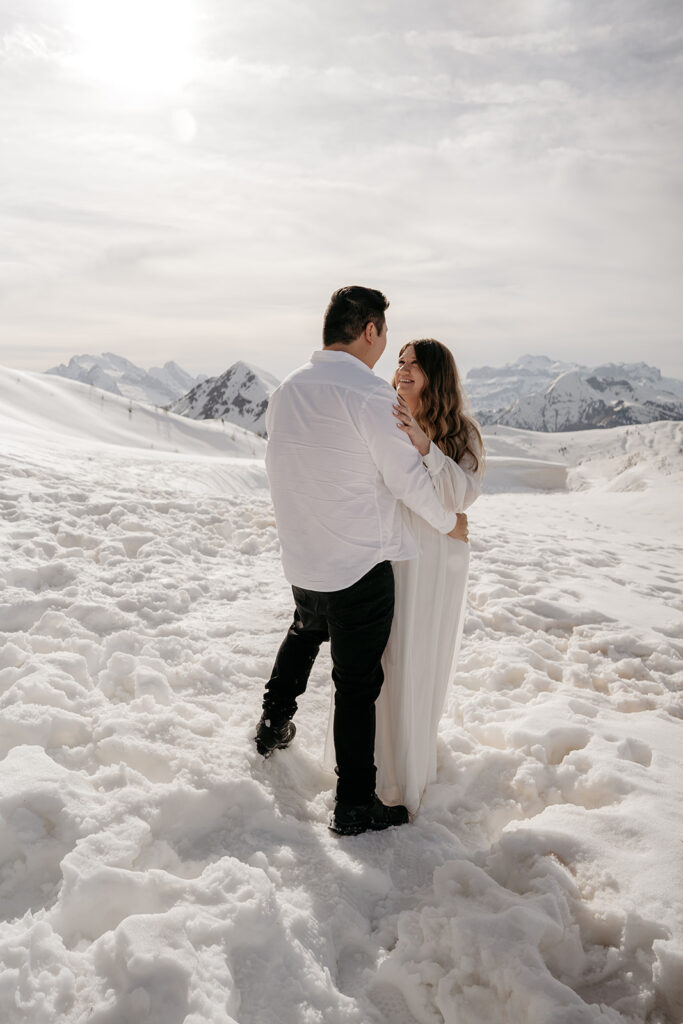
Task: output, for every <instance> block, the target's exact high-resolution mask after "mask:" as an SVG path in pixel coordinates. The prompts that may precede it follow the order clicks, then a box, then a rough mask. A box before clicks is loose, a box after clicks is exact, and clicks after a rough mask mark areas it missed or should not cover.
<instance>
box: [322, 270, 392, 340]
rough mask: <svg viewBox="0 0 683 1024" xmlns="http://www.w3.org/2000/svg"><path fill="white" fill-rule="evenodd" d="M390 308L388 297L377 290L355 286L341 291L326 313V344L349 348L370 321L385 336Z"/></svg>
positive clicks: (348, 286) (338, 291)
mask: <svg viewBox="0 0 683 1024" xmlns="http://www.w3.org/2000/svg"><path fill="white" fill-rule="evenodd" d="M388 308H389V303H388V302H387V300H386V298H385V297H384V295H382V293H381V292H378V291H376V289H375V288H363V287H362V286H361V285H359V284H351V285H347V286H346V287H345V288H339V289H337V291H336V292H335V293H334V295H333V296H332V298H331V299H330V301H329V305H328V307H327V309H326V310H325V319H324V321H323V345H337V344H343V345H349V344H350V343H351V342H352V341H355V340H356V338H357V337H358V335H359V334H362V333H363V331H364V330H365V328H366V327H367V325H368V324H369V323H370V322H372V323H373V324H374V325H375V327H376V328H377V332H378V333H379V334H381V333H382V327H383V326H384V311H385V310H386V309H388Z"/></svg>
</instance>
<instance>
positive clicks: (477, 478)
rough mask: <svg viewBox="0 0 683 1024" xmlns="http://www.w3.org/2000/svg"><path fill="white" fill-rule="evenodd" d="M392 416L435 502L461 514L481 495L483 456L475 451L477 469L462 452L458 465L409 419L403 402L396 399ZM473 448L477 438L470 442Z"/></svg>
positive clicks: (398, 398) (469, 456)
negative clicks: (407, 440)
mask: <svg viewBox="0 0 683 1024" xmlns="http://www.w3.org/2000/svg"><path fill="white" fill-rule="evenodd" d="M396 397H397V404H396V405H395V406H394V415H395V417H396V419H397V421H398V422H397V426H398V427H399V428H400V429H401V430H403V431H404V433H406V434H407V435H408V437H409V438H410V440H411V441H412V443H413V445H414V446H415V448H417V450H418V452H419V453H420V455H421V456H422V461H423V463H424V465H425V466H426V467H427V470H428V471H429V475H430V476H431V478H432V482H433V484H434V487H435V489H436V492H437V494H438V495H439V499H440V501H441V503H442V505H444V506H445V507H446V508H448V509H452V510H453V511H454V512H464V510H465V509H466V508H469V507H470V505H471V504H472V503H473V502H474V501H476V499H477V498H478V497H479V495H480V494H481V489H482V483H483V477H484V459H483V452H481V451H477V463H478V465H477V467H476V469H475V465H474V462H475V460H474V459H473V458H472V456H471V455H470V454H469V452H466V453H465V455H464V456H463V458H462V460H461V461H460V462H455V460H454V459H451V458H449V457H448V455H445V454H444V452H442V451H441V449H440V448H438V447H437V445H435V444H434V442H433V441H430V439H429V438H428V437H427V435H426V434H425V432H424V431H423V430H422V429H421V428H420V427H419V426H418V425H417V423H416V422H415V420H414V419H413V417H412V415H411V413H410V410H409V409H408V406H407V403H406V401H405V399H404V398H402V397H401V396H400V395H397V396H396ZM471 441H472V444H473V446H474V444H475V443H476V444H477V447H478V438H474V437H473V438H472V439H471Z"/></svg>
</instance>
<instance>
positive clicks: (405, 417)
mask: <svg viewBox="0 0 683 1024" xmlns="http://www.w3.org/2000/svg"><path fill="white" fill-rule="evenodd" d="M394 416H395V417H396V419H397V420H398V423H397V424H396V426H397V427H398V428H399V429H400V430H402V431H403V432H404V433H405V434H407V435H408V437H409V438H410V440H411V441H412V443H413V445H414V446H415V447H416V448H417V450H418V452H419V453H420V455H422V457H423V458H424V456H425V455H426V454H427V452H428V451H429V445H430V444H431V441H430V440H429V438H428V437H427V435H426V434H425V432H424V430H422V428H421V427H418V425H417V423H416V422H415V420H414V419H413V416H412V413H411V411H410V409H409V408H408V403H407V402H406V400H405V398H403V397H402V396H401V395H399V394H398V393H397V395H396V405H394Z"/></svg>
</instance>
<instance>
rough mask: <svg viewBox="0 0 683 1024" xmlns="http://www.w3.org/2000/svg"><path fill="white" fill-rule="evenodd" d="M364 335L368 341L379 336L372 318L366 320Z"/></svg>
mask: <svg viewBox="0 0 683 1024" xmlns="http://www.w3.org/2000/svg"><path fill="white" fill-rule="evenodd" d="M365 337H366V339H367V340H368V341H370V342H372V341H375V340H376V339H377V338H378V337H379V335H378V333H377V328H376V327H375V325H374V323H373V321H372V320H368V322H367V323H366V325H365Z"/></svg>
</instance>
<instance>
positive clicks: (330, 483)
mask: <svg viewBox="0 0 683 1024" xmlns="http://www.w3.org/2000/svg"><path fill="white" fill-rule="evenodd" d="M388 305H389V303H388V302H387V300H386V299H385V297H384V295H382V293H381V292H378V291H375V290H374V289H372V288H362V287H360V286H358V285H354V286H351V287H347V288H340V289H339V290H338V291H336V292H335V293H334V295H333V296H332V298H331V299H330V303H329V305H328V307H327V310H326V312H325V319H324V325H323V349H322V351H318V352H314V353H313V356H312V357H311V361H310V362H309V363H307V364H306V365H305V366H302V367H301V368H300V369H298V370H295V371H294V373H292V374H290V375H289V377H287V379H286V380H284V381H283V383H282V384H281V385H280V387H279V388H277V390H276V391H275V392H274V393H273V395H272V396H271V399H270V403H269V406H268V412H267V415H266V429H267V432H268V447H267V450H266V469H267V472H268V478H269V481H270V488H271V494H272V498H273V505H274V507H275V518H276V521H277V529H278V535H279V538H280V544H281V549H282V564H283V569H284V573H285V576H286V577H287V580H288V581H289V583H290V584H291V585H292V593H293V595H294V603H295V612H294V620H293V622H292V625H291V626H290V628H289V631H288V632H287V635H286V636H285V639H284V641H283V643H282V645H281V647H280V650H279V651H278V654H277V657H276V659H275V664H274V666H273V671H272V674H271V677H270V680H269V682H268V684H267V686H266V691H265V694H264V698H263V715H262V717H261V720H260V722H259V723H258V726H257V732H256V745H257V749H258V750H259V752H260V753H261V754H263V755H264V756H265V757H268V756H269V755H270V754H271V753H272V752H273V750H275V749H282V748H284V747H287V746H288V745H289V743H290V742H291V740H292V739H293V737H294V734H295V732H296V726H295V725H294V722H293V721H292V718H293V717H294V714H295V712H296V710H297V698H298V697H299V696H300V695H301V694H302V693H303V692H304V690H305V689H306V684H307V682H308V677H309V674H310V671H311V668H312V666H313V662H314V661H315V658H316V655H317V653H318V651H319V649H320V644H321V643H322V642H323V641H325V640H329V641H330V645H331V652H330V653H331V656H332V666H333V669H332V678H333V680H334V685H335V711H334V744H335V754H336V759H337V775H338V782H337V792H336V802H335V809H334V814H333V816H332V820H331V822H330V828H331V829H332V830H333V831H334V832H338V833H340V834H342V835H358V834H359V833H361V832H365V831H366V830H367V829H374V830H378V829H384V828H387V827H389V826H390V825H401V824H404V823H405V822H407V821H408V812H407V810H406V808H405V807H400V806H399V807H387V806H385V805H384V804H383V803H382V802H381V801H380V800H379V798H378V797H377V796H376V794H375V774H376V769H375V763H374V744H375V701H376V700H377V697H378V696H379V692H380V689H381V686H382V682H383V679H384V676H383V672H382V665H381V658H382V653H383V651H384V648H385V646H386V643H387V640H388V638H389V632H390V629H391V620H392V617H393V612H394V576H393V571H392V568H391V560H401V559H406V558H412V557H414V556H415V554H416V549H415V544H414V541H413V539H412V537H411V536H410V534H409V532H408V530H407V529H406V527H405V525H404V523H403V518H402V516H401V512H400V509H399V507H398V500H400V501H402V502H404V503H405V504H406V505H408V506H409V507H410V508H412V509H413V510H414V511H415V512H417V513H418V514H419V515H420V516H422V517H423V518H424V519H426V520H427V522H429V523H430V524H431V525H432V526H433V527H435V528H436V529H437V530H440V531H441V532H442V533H449V534H450V535H451V536H454V537H461V538H462V537H463V531H462V528H458V525H457V516H456V515H455V513H452V512H446V511H445V510H444V508H443V507H442V505H441V504H440V502H439V500H438V498H437V496H436V492H435V490H434V487H433V485H432V482H431V479H430V477H429V474H428V472H427V470H426V469H425V468H424V466H423V465H422V460H421V458H420V456H419V454H418V452H417V451H416V449H415V448H413V446H412V445H411V443H410V441H409V439H408V438H407V437H406V436H405V434H404V433H403V432H402V431H400V430H398V429H397V427H396V420H395V418H394V416H393V410H392V405H393V403H394V401H395V399H396V396H395V392H394V390H393V388H392V387H391V386H390V385H389V384H388V383H387V382H386V381H384V380H382V379H380V378H378V377H376V376H375V374H374V373H373V367H374V366H375V364H376V362H377V360H378V359H379V358H380V356H381V355H382V353H383V352H384V349H385V347H386V341H387V326H386V320H385V315H384V314H385V311H386V309H387V308H388Z"/></svg>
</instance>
